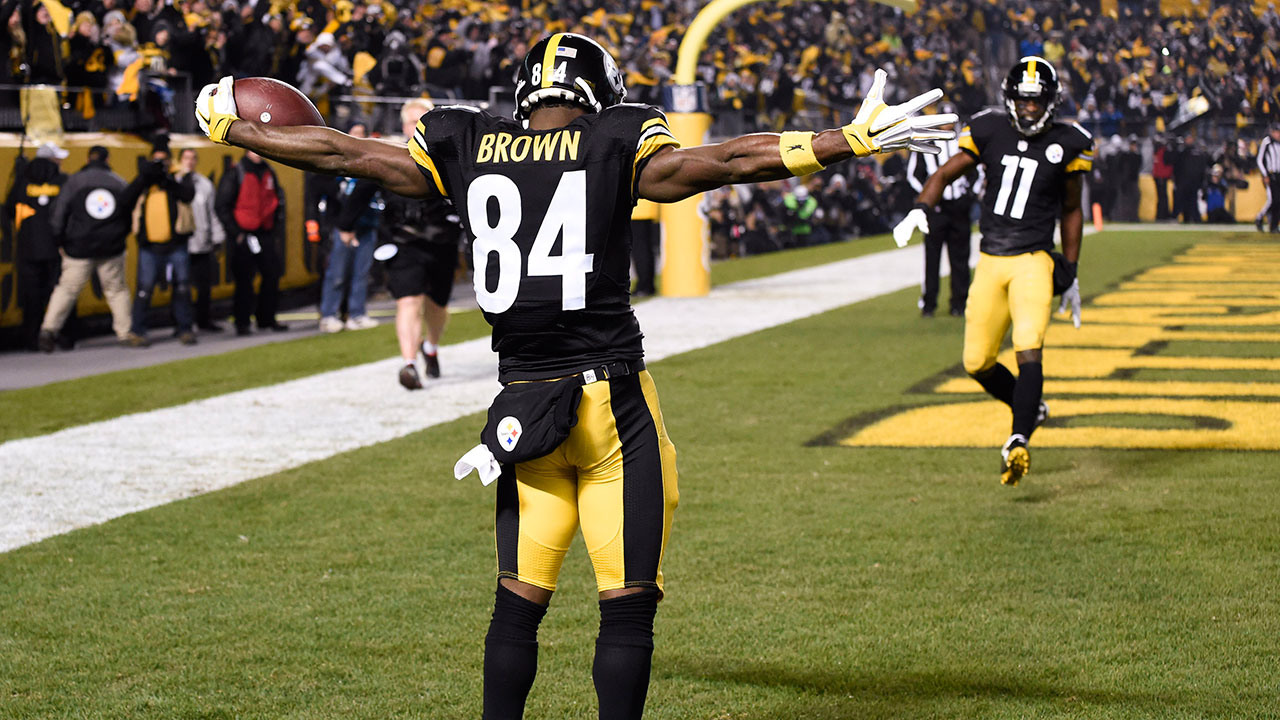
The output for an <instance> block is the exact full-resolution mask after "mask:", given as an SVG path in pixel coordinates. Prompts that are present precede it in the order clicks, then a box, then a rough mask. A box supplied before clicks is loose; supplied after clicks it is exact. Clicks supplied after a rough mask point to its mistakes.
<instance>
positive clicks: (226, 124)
mask: <svg viewBox="0 0 1280 720" xmlns="http://www.w3.org/2000/svg"><path fill="white" fill-rule="evenodd" d="M239 119H240V118H238V117H236V116H235V115H215V116H213V118H211V119H210V120H209V139H210V140H212V141H214V142H216V143H219V144H222V145H230V144H231V143H229V142H227V133H228V132H230V130H231V124H232V123H234V122H235V121H237V120H239Z"/></svg>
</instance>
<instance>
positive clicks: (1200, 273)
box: [1134, 265, 1278, 282]
mask: <svg viewBox="0 0 1280 720" xmlns="http://www.w3.org/2000/svg"><path fill="white" fill-rule="evenodd" d="M1277 276H1278V274H1277V273H1274V272H1263V271H1255V270H1253V269H1251V268H1250V267H1249V266H1247V265H1187V266H1177V265H1165V266H1163V267H1157V268H1151V269H1150V270H1146V271H1144V272H1142V273H1141V274H1139V275H1138V276H1137V277H1135V278H1134V279H1135V280H1174V281H1180V282H1187V281H1191V282H1195V281H1200V282H1236V281H1242V282H1272V281H1274V280H1276V278H1277Z"/></svg>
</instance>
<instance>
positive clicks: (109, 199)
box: [84, 188, 116, 220]
mask: <svg viewBox="0 0 1280 720" xmlns="http://www.w3.org/2000/svg"><path fill="white" fill-rule="evenodd" d="M84 211H85V212H87V213H89V217H91V218H93V219H94V220H106V219H107V218H109V217H111V216H112V215H113V214H115V211H116V196H115V195H112V194H111V192H110V191H108V190H104V189H102V188H98V189H97V190H94V191H93V192H90V193H89V195H88V196H86V197H85V199H84Z"/></svg>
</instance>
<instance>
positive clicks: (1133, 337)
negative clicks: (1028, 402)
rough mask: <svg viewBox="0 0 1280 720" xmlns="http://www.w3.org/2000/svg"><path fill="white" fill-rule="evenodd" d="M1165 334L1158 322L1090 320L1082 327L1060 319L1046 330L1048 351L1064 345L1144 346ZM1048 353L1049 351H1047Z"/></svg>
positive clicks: (1045, 341)
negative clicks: (1144, 323)
mask: <svg viewBox="0 0 1280 720" xmlns="http://www.w3.org/2000/svg"><path fill="white" fill-rule="evenodd" d="M1164 334H1165V330H1164V328H1161V327H1160V326H1159V325H1103V324H1101V323H1095V322H1088V323H1085V324H1084V325H1081V326H1080V327H1079V328H1075V327H1072V325H1071V323H1066V322H1057V323H1050V324H1049V331H1048V332H1047V333H1045V340H1044V346H1045V347H1046V348H1048V352H1055V351H1056V350H1057V349H1058V348H1063V347H1115V348H1131V349H1132V348H1135V347H1142V346H1143V345H1146V344H1147V343H1149V342H1151V341H1153V340H1159V339H1160V338H1161V336H1162V335H1164ZM1046 354H1047V353H1046Z"/></svg>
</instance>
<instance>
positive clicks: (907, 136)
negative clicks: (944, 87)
mask: <svg viewBox="0 0 1280 720" xmlns="http://www.w3.org/2000/svg"><path fill="white" fill-rule="evenodd" d="M888 79H889V75H888V73H886V72H885V71H884V70H876V78H875V82H873V83H872V84H871V92H869V93H867V97H866V98H865V99H864V100H863V101H862V105H861V106H859V107H858V114H857V115H856V116H854V118H853V122H851V123H849V124H848V125H845V126H844V127H842V128H840V130H841V132H843V133H844V137H845V140H848V141H849V147H850V148H852V149H853V153H854V154H855V155H857V156H858V157H866V156H867V155H872V154H875V153H883V152H890V151H892V150H899V149H902V148H907V149H908V150H912V151H915V152H925V153H933V154H937V153H938V152H941V148H939V147H938V146H937V145H935V144H933V142H932V141H933V140H951V139H952V138H954V137H955V136H956V132H955V131H954V130H939V129H938V128H939V127H940V126H942V125H947V124H950V123H954V122H956V121H957V120H958V119H959V118H957V117H956V116H955V114H954V113H940V114H938V115H917V113H919V112H920V111H921V110H922V109H924V108H925V107H927V106H929V105H932V104H933V103H935V102H937V101H938V100H940V99H941V98H942V91H941V90H939V89H938V88H934V89H932V90H930V91H929V92H927V93H924V94H923V95H917V96H915V97H913V98H911V99H910V100H908V101H907V102H905V103H903V104H901V105H886V104H885V103H884V99H883V98H884V84H885V81H886V80H888Z"/></svg>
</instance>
